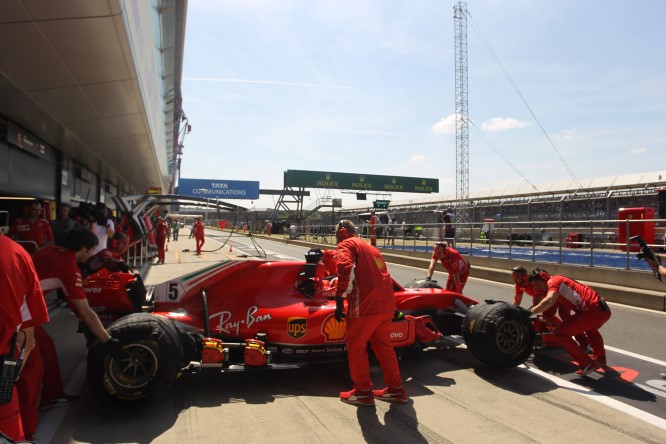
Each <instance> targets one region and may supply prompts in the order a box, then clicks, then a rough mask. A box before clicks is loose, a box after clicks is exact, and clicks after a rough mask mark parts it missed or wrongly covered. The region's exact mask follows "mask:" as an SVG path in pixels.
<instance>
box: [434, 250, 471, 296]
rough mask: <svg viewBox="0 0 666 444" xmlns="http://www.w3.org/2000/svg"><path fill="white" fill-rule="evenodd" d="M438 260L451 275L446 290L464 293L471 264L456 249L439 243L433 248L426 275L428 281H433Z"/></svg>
mask: <svg viewBox="0 0 666 444" xmlns="http://www.w3.org/2000/svg"><path fill="white" fill-rule="evenodd" d="M438 260H439V261H441V262H442V265H443V266H444V268H446V271H447V272H448V273H449V278H448V279H447V281H446V289H447V290H449V291H455V292H456V293H462V291H463V288H465V283H466V282H467V278H469V263H468V262H467V260H466V259H465V258H464V257H462V255H461V254H460V253H458V250H456V249H455V248H451V247H449V246H447V245H446V244H445V243H444V242H437V243H435V245H434V246H433V248H432V257H431V258H430V266H429V267H428V274H427V275H426V279H427V280H430V279H432V274H433V272H434V271H435V267H436V266H437V261H438Z"/></svg>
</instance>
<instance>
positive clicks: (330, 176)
mask: <svg viewBox="0 0 666 444" xmlns="http://www.w3.org/2000/svg"><path fill="white" fill-rule="evenodd" d="M284 186H285V187H295V188H297V187H302V188H329V189H339V190H365V191H385V192H391V193H393V192H395V193H439V179H428V178H423V177H403V176H377V175H374V174H353V173H335V172H326V171H303V170H287V171H285V172H284Z"/></svg>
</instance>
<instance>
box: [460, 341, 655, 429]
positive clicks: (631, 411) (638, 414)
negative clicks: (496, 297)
mask: <svg viewBox="0 0 666 444" xmlns="http://www.w3.org/2000/svg"><path fill="white" fill-rule="evenodd" d="M447 339H448V340H451V341H452V342H454V343H456V344H459V345H463V346H465V341H464V340H463V339H462V338H457V337H447ZM606 348H609V347H608V346H606ZM613 351H615V352H618V353H622V352H623V351H624V350H620V349H617V348H616V349H613ZM634 357H635V358H638V359H641V358H647V357H646V356H643V357H641V355H635V356H634ZM651 359H652V358H647V360H651ZM655 361H656V360H655ZM518 368H521V369H524V370H527V371H529V372H532V373H534V374H535V375H538V376H541V377H542V378H545V379H548V380H549V381H551V382H553V383H554V384H555V385H557V386H558V387H561V388H564V389H568V390H573V391H575V392H576V393H578V394H579V395H582V396H585V397H587V398H590V399H592V400H594V401H597V402H600V403H601V404H604V405H607V406H608V407H611V408H614V409H615V410H619V411H621V412H624V413H626V414H628V415H630V416H633V417H634V418H638V419H640V420H641V421H645V422H647V423H649V424H652V425H654V426H655V427H659V428H660V429H663V430H666V419H662V418H660V417H658V416H655V415H653V414H651V413H648V412H645V411H643V410H641V409H638V408H636V407H632V406H630V405H628V404H625V403H623V402H621V401H618V400H616V399H613V398H610V397H608V396H605V395H602V394H600V393H597V392H595V391H594V390H590V389H588V388H587V387H583V386H580V385H578V384H574V383H573V382H569V381H567V380H566V379H562V378H560V377H558V376H555V375H551V374H550V373H546V372H544V371H542V370H539V369H538V368H536V367H530V366H529V365H527V364H523V365H522V366H520V367H518ZM636 385H639V386H640V387H641V388H643V389H646V387H645V386H642V385H640V384H636ZM648 391H649V392H651V393H652V390H648ZM660 395H661V396H663V395H662V394H660Z"/></svg>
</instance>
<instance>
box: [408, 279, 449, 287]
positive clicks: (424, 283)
mask: <svg viewBox="0 0 666 444" xmlns="http://www.w3.org/2000/svg"><path fill="white" fill-rule="evenodd" d="M405 288H443V287H442V286H441V285H439V284H438V283H437V281H433V280H429V279H414V280H413V281H411V282H409V283H407V284H405Z"/></svg>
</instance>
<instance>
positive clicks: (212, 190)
mask: <svg viewBox="0 0 666 444" xmlns="http://www.w3.org/2000/svg"><path fill="white" fill-rule="evenodd" d="M178 195H180V196H192V197H201V198H208V199H251V200H254V199H258V198H259V181H248V180H219V179H183V178H180V180H179V181H178Z"/></svg>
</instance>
